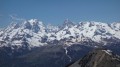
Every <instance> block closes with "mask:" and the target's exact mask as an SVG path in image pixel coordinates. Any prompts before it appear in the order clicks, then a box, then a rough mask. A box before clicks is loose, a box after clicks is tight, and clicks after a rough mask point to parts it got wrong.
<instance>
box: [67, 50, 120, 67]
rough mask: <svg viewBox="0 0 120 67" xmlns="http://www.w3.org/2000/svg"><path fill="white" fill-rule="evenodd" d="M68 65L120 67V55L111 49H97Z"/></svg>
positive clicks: (70, 66)
mask: <svg viewBox="0 0 120 67" xmlns="http://www.w3.org/2000/svg"><path fill="white" fill-rule="evenodd" d="M67 67H120V57H119V56H117V55H113V54H112V52H111V51H110V50H103V49H96V50H94V51H92V52H90V53H88V54H87V55H85V56H84V57H83V58H82V59H80V60H78V61H76V62H74V63H73V64H71V65H68V66H67Z"/></svg>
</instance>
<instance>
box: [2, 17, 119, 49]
mask: <svg viewBox="0 0 120 67" xmlns="http://www.w3.org/2000/svg"><path fill="white" fill-rule="evenodd" d="M61 27H62V28H60V27H59V26H52V25H44V24H43V23H42V22H41V21H39V20H37V19H31V20H27V21H24V22H23V23H22V24H14V23H12V24H11V25H9V26H8V27H7V28H4V29H2V30H0V42H1V44H0V46H1V47H2V46H8V45H7V44H10V45H11V46H16V45H19V46H23V44H22V43H23V40H25V42H26V43H28V46H29V47H34V46H37V47H39V46H43V45H48V44H50V43H51V42H52V44H54V42H56V41H59V42H61V41H62V40H64V41H65V43H64V44H67V45H68V46H70V45H71V44H75V43H81V42H85V41H87V42H90V41H93V42H96V43H102V45H108V43H113V42H116V43H117V42H119V41H120V23H111V24H107V23H101V22H93V21H92V22H80V23H78V24H74V23H73V22H71V21H70V20H68V19H67V20H65V21H64V24H63V26H61ZM94 46H96V45H94Z"/></svg>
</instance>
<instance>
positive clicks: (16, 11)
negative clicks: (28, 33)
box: [0, 0, 120, 27]
mask: <svg viewBox="0 0 120 67" xmlns="http://www.w3.org/2000/svg"><path fill="white" fill-rule="evenodd" d="M32 18H36V19H39V20H41V21H43V22H44V24H48V23H50V24H53V25H58V24H62V23H63V21H64V20H65V19H70V20H71V21H73V22H79V21H100V22H107V23H109V22H119V21H120V0H0V27H3V26H6V25H8V24H10V22H12V21H16V20H17V21H20V20H22V19H32Z"/></svg>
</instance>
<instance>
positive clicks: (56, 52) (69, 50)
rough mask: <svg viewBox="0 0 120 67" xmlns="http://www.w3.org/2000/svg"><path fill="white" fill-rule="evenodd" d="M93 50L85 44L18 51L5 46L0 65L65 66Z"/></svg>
mask: <svg viewBox="0 0 120 67" xmlns="http://www.w3.org/2000/svg"><path fill="white" fill-rule="evenodd" d="M91 50H92V47H87V46H84V45H73V46H70V47H66V46H65V45H64V46H63V45H47V46H43V47H37V48H34V49H32V50H30V51H28V50H24V49H18V50H17V51H18V52H17V51H16V52H13V50H11V49H10V47H8V48H6V47H5V48H1V50H0V62H1V63H0V67H65V66H66V65H67V64H69V63H71V62H72V61H76V60H77V59H79V57H83V56H84V55H85V54H87V53H88V52H89V51H91Z"/></svg>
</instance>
